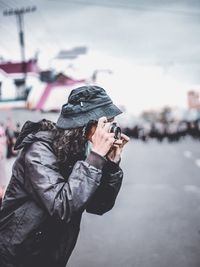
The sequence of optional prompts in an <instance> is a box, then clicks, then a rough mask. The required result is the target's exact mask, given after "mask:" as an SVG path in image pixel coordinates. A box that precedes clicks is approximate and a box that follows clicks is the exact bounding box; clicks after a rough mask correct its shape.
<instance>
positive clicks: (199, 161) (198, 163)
mask: <svg viewBox="0 0 200 267" xmlns="http://www.w3.org/2000/svg"><path fill="white" fill-rule="evenodd" d="M195 164H196V165H197V167H199V168H200V159H196V160H195Z"/></svg>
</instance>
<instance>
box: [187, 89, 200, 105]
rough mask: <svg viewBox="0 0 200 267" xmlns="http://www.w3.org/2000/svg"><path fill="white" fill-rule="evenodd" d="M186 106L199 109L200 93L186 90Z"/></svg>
mask: <svg viewBox="0 0 200 267" xmlns="http://www.w3.org/2000/svg"><path fill="white" fill-rule="evenodd" d="M188 108H189V109H198V110H200V94H199V92H197V91H193V90H191V91H189V92H188Z"/></svg>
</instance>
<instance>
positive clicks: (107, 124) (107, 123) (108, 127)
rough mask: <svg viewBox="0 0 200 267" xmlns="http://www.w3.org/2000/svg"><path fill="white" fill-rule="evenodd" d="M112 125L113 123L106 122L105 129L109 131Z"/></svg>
mask: <svg viewBox="0 0 200 267" xmlns="http://www.w3.org/2000/svg"><path fill="white" fill-rule="evenodd" d="M110 125H111V123H110V122H106V123H105V124H104V130H105V131H106V132H107V133H109V132H110Z"/></svg>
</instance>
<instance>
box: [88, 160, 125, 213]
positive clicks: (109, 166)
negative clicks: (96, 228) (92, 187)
mask: <svg viewBox="0 0 200 267" xmlns="http://www.w3.org/2000/svg"><path fill="white" fill-rule="evenodd" d="M122 179H123V171H122V169H121V168H120V167H119V165H118V164H115V163H114V162H111V161H107V162H106V164H105V165H104V167H103V175H102V180H101V184H100V186H99V187H98V188H97V190H96V192H95V193H94V194H93V196H92V197H91V199H90V201H89V202H88V204H87V207H86V211H87V212H89V213H93V214H98V215H103V214H104V213H105V212H107V211H109V210H111V209H112V208H113V206H114V204H115V200H116V197H117V195H118V193H119V190H120V188H121V184H122Z"/></svg>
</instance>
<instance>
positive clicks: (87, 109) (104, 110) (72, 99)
mask: <svg viewBox="0 0 200 267" xmlns="http://www.w3.org/2000/svg"><path fill="white" fill-rule="evenodd" d="M121 113H122V111H121V110H120V109H119V108H118V107H117V106H115V105H114V104H113V102H112V100H111V98H110V97H109V96H108V95H107V93H106V91H105V90H104V89H103V88H101V87H99V86H95V85H92V86H91V85H89V86H82V87H78V88H76V89H73V90H72V91H71V93H70V95H69V97H68V102H67V103H66V104H64V105H63V106H62V109H61V113H60V116H59V118H58V121H57V123H56V126H57V127H58V128H62V129H73V128H79V127H82V126H85V125H86V124H87V123H88V122H89V121H90V120H98V119H99V118H100V117H104V116H105V117H107V118H108V119H110V118H113V117H115V116H117V115H119V114H121Z"/></svg>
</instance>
